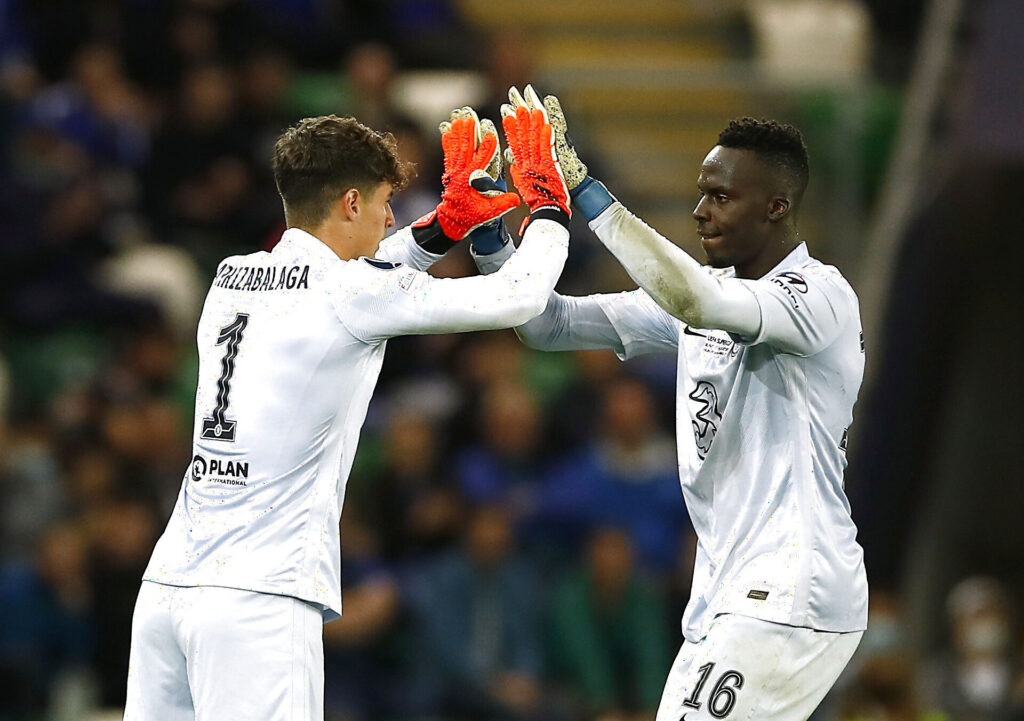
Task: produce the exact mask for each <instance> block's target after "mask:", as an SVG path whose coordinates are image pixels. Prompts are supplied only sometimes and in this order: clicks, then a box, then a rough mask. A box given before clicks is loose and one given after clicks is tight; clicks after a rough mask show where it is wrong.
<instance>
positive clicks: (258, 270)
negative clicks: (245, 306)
mask: <svg viewBox="0 0 1024 721" xmlns="http://www.w3.org/2000/svg"><path fill="white" fill-rule="evenodd" d="M213 285H214V287H215V288H226V289H227V290H296V289H299V288H309V266H308V265H281V266H276V265H272V266H269V267H263V266H256V267H251V266H240V267H238V268H236V267H235V266H232V265H228V264H227V263H225V264H223V265H221V266H220V269H219V270H218V271H217V277H216V278H215V279H214V281H213Z"/></svg>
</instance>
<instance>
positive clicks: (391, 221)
mask: <svg viewBox="0 0 1024 721" xmlns="http://www.w3.org/2000/svg"><path fill="white" fill-rule="evenodd" d="M387 209H388V213H387V215H386V216H385V218H384V227H385V228H391V227H394V225H395V214H394V212H393V211H392V210H391V203H388V204H387Z"/></svg>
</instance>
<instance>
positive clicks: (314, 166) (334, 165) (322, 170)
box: [272, 115, 413, 227]
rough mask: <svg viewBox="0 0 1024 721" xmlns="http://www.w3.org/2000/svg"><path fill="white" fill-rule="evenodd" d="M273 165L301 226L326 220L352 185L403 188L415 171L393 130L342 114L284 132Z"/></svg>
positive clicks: (288, 209)
mask: <svg viewBox="0 0 1024 721" xmlns="http://www.w3.org/2000/svg"><path fill="white" fill-rule="evenodd" d="M272 166H273V170H274V182H275V183H276V184H277V191H278V192H279V193H280V194H281V198H282V199H283V200H284V208H285V215H286V216H288V222H289V224H291V225H297V226H300V227H311V226H315V225H318V224H319V223H321V222H323V220H324V219H325V218H326V217H327V215H328V213H329V212H330V206H331V203H333V202H334V201H335V200H337V199H338V198H339V197H341V196H342V195H343V194H344V193H345V191H347V190H348V189H349V188H356V189H358V190H359V191H360V192H362V193H368V192H370V191H371V190H372V189H373V187H374V186H376V185H377V184H378V183H384V182H387V183H391V185H392V186H394V188H395V190H401V189H402V188H404V187H405V185H406V183H407V182H408V181H409V177H410V176H411V175H412V172H413V171H412V166H411V165H410V164H409V163H403V162H402V161H401V160H399V159H398V148H397V145H396V143H395V138H394V136H392V135H391V133H378V132H376V131H374V130H371V129H370V128H368V127H366V126H365V125H363V124H362V123H360V122H359V121H357V120H356V119H355V118H339V117H338V116H337V115H321V116H320V117H316V118H305V119H303V120H300V121H299V122H298V123H297V124H295V125H293V126H292V127H290V128H288V129H287V130H285V131H284V132H283V133H281V137H279V138H278V139H277V142H276V143H275V144H274V159H273V163H272Z"/></svg>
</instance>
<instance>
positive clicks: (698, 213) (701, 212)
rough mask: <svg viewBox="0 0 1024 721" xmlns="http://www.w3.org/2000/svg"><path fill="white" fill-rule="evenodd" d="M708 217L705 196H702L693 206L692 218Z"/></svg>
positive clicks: (705, 218) (702, 218)
mask: <svg viewBox="0 0 1024 721" xmlns="http://www.w3.org/2000/svg"><path fill="white" fill-rule="evenodd" d="M709 217H711V216H709V215H708V203H707V198H705V197H703V196H702V197H701V199H700V200H698V201H697V205H695V206H694V208H693V219H694V220H707V219H708V218H709Z"/></svg>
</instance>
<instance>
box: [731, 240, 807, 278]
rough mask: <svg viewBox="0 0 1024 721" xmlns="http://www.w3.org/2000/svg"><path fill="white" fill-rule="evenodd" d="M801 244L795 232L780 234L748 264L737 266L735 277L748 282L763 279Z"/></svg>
mask: <svg viewBox="0 0 1024 721" xmlns="http://www.w3.org/2000/svg"><path fill="white" fill-rule="evenodd" d="M802 242H803V239H802V238H801V237H800V234H799V233H797V232H796V231H795V230H794V231H792V232H787V233H784V234H780V235H779V236H778V237H777V238H774V239H773V240H771V241H769V242H768V243H767V244H766V245H765V247H764V249H763V250H762V251H761V252H760V253H758V254H757V256H755V257H754V258H751V259H750V261H749V262H747V263H742V264H737V265H736V277H737V278H744V279H748V280H757V279H758V278H763V277H764V276H765V275H766V274H767V273H768V272H769V271H770V270H771V269H772V268H774V267H775V266H777V265H778V264H779V263H781V262H782V260H783V258H785V257H786V256H787V255H789V254H790V253H792V252H793V249H794V248H796V247H797V246H798V245H800V243H802Z"/></svg>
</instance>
